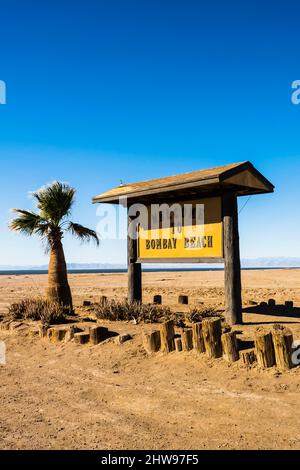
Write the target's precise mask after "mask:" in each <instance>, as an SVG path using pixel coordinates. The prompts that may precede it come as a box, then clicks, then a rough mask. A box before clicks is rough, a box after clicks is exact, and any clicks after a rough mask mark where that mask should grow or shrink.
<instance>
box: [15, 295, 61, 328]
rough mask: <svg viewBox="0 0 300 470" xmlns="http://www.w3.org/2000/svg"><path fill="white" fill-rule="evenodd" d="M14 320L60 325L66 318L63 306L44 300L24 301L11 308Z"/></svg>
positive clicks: (28, 299) (27, 299)
mask: <svg viewBox="0 0 300 470" xmlns="http://www.w3.org/2000/svg"><path fill="white" fill-rule="evenodd" d="M9 315H10V317H11V318H12V320H41V321H42V323H43V324H45V325H50V324H53V323H60V322H62V321H63V320H64V319H65V317H66V310H65V308H64V307H63V305H61V304H59V303H58V302H55V301H53V300H46V299H43V298H37V299H30V298H26V299H22V300H20V301H19V302H15V303H13V304H12V305H11V306H10V307H9Z"/></svg>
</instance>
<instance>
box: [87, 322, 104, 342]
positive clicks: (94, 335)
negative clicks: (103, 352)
mask: <svg viewBox="0 0 300 470" xmlns="http://www.w3.org/2000/svg"><path fill="white" fill-rule="evenodd" d="M107 336H108V328H106V327H104V326H92V327H91V328H90V342H91V343H92V344H98V343H100V342H101V341H104V340H105V339H107Z"/></svg>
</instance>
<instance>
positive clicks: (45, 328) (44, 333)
mask: <svg viewBox="0 0 300 470" xmlns="http://www.w3.org/2000/svg"><path fill="white" fill-rule="evenodd" d="M47 331H48V326H47V325H39V336H40V338H45V337H46V336H47Z"/></svg>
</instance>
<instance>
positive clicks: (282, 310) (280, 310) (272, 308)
mask: <svg viewBox="0 0 300 470" xmlns="http://www.w3.org/2000/svg"><path fill="white" fill-rule="evenodd" d="M243 313H252V314H253V313H254V314H257V315H269V316H272V317H285V318H290V319H291V320H287V321H281V320H280V323H281V324H290V323H300V308H299V307H289V306H286V305H269V304H267V303H264V302H262V303H261V304H260V305H254V306H249V307H246V308H243ZM292 319H294V321H293V320H292ZM274 322H276V320H275V321H274V320H273V321H257V322H243V324H244V325H254V324H255V325H266V324H272V323H274Z"/></svg>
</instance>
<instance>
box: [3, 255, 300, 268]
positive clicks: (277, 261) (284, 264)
mask: <svg viewBox="0 0 300 470" xmlns="http://www.w3.org/2000/svg"><path fill="white" fill-rule="evenodd" d="M241 264H242V267H243V268H298V267H300V258H286V257H278V258H275V257H274V258H253V259H242V262H241ZM147 266H148V267H149V268H150V267H151V268H157V269H161V268H164V269H168V267H169V268H170V267H172V269H174V264H173V265H168V264H158V263H156V264H152V265H150V264H149V265H147ZM175 266H176V267H178V268H181V269H183V268H184V267H190V266H191V265H189V264H186V263H185V264H176V265H175ZM196 266H199V267H202V268H209V267H211V268H217V267H218V266H219V265H218V264H209V263H203V264H202V263H201V264H198V265H195V264H193V267H196ZM47 269H48V266H47V265H41V266H9V265H0V271H22V270H26V271H28V270H32V271H35V270H37V271H44V270H47ZM68 269H69V270H108V271H111V270H115V269H117V270H119V269H126V265H125V264H111V263H69V264H68Z"/></svg>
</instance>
